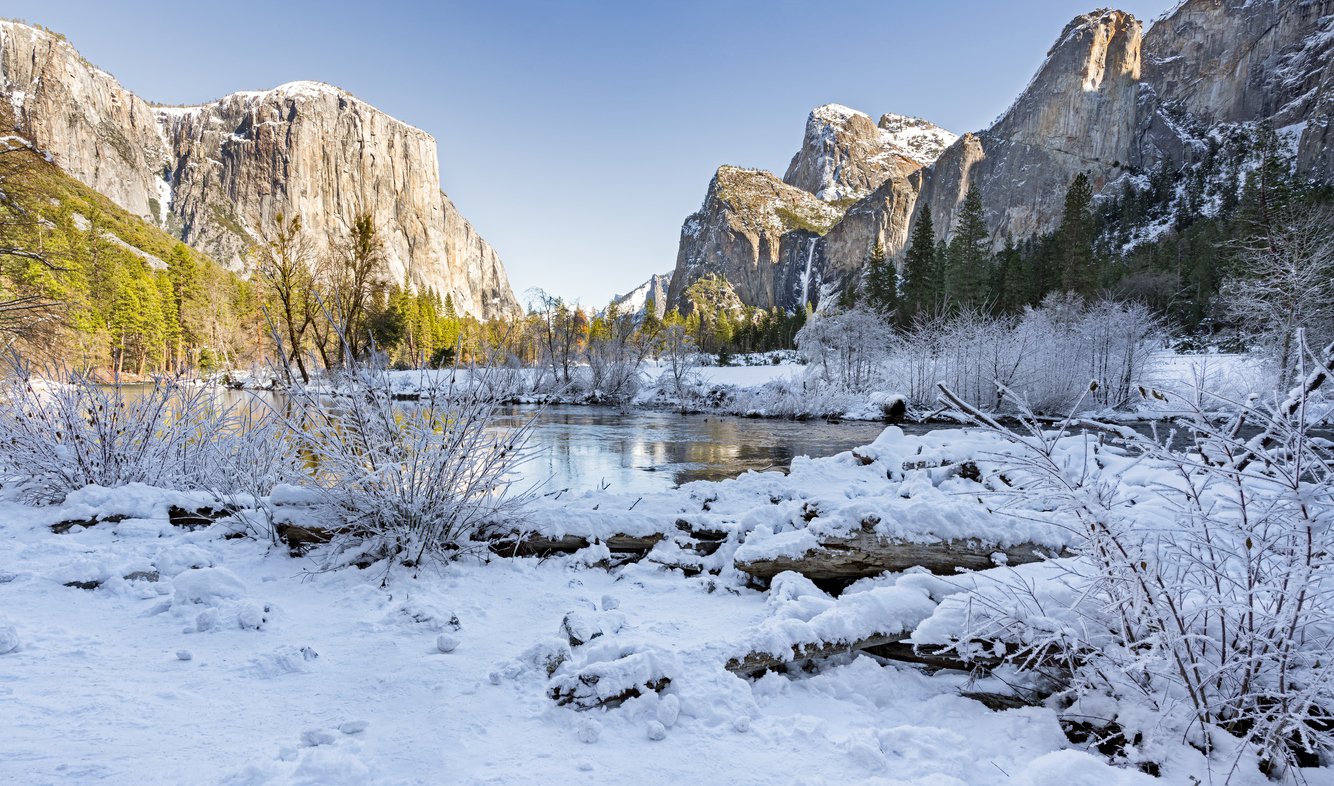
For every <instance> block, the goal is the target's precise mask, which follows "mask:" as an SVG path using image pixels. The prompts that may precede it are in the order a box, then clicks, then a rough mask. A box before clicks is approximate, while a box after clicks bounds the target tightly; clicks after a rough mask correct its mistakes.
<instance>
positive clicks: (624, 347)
mask: <svg viewBox="0 0 1334 786" xmlns="http://www.w3.org/2000/svg"><path fill="white" fill-rule="evenodd" d="M637 327H638V325H637V324H636V322H635V318H634V315H633V314H621V313H619V312H618V311H617V310H616V309H615V308H614V307H612V308H610V309H608V313H607V314H606V315H604V316H602V317H600V318H599V319H598V320H597V321H596V322H595V323H594V327H593V329H592V330H590V331H589V337H588V344H587V346H586V347H585V348H584V357H585V358H586V359H587V361H588V370H589V386H590V388H591V390H590V391H589V392H590V394H591V395H593V396H595V397H596V398H597V399H598V400H603V401H624V400H626V399H630V398H634V395H635V394H636V393H638V392H639V384H640V381H641V377H640V368H641V367H642V366H643V365H644V358H645V356H647V355H648V351H649V349H650V348H651V345H650V343H649V341H647V340H646V339H643V338H642V337H641V336H640V335H639V333H638V330H637Z"/></svg>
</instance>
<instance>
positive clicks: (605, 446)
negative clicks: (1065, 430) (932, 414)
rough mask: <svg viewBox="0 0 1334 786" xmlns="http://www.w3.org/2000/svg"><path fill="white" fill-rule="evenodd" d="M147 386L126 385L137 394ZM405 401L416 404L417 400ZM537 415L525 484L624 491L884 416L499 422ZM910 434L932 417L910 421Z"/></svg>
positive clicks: (800, 447) (602, 413)
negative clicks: (856, 418) (916, 423)
mask: <svg viewBox="0 0 1334 786" xmlns="http://www.w3.org/2000/svg"><path fill="white" fill-rule="evenodd" d="M140 387H146V386H135V385H126V386H124V389H125V390H126V392H127V393H128V395H130V396H135V395H142V393H141V391H139V390H136V389H137V388H140ZM215 390H216V391H217V395H218V397H219V399H220V402H221V403H222V404H223V405H232V406H237V407H240V408H249V407H257V408H259V409H260V410H264V409H267V408H268V407H270V406H271V407H274V408H276V409H279V410H281V409H282V400H281V398H282V397H281V394H276V393H271V392H265V391H237V390H231V389H227V388H221V387H220V388H216V389H215ZM403 406H405V407H410V406H412V404H411V403H410V402H404V404H403ZM534 415H536V421H535V423H534V428H533V432H532V441H531V443H530V444H531V446H532V448H533V459H532V461H531V462H529V463H528V464H526V465H524V467H523V468H522V471H521V475H522V480H521V482H520V486H521V487H528V486H529V485H531V484H532V483H543V484H544V488H545V489H546V490H557V489H570V490H571V491H588V490H594V489H599V488H605V489H607V490H608V491H612V492H616V493H627V494H628V493H645V492H651V491H661V490H664V489H668V488H671V487H673V486H677V485H680V484H682V483H689V482H690V481H694V480H721V479H724V478H734V477H736V476H737V475H740V474H741V473H743V472H745V471H746V470H752V469H753V470H764V469H786V468H787V467H788V465H790V464H791V463H792V458H793V457H794V456H812V457H821V456H832V455H834V454H835V453H839V452H841V451H844V450H849V449H851V448H855V447H857V446H859V445H865V444H867V443H869V442H871V441H873V440H874V439H875V438H876V437H878V436H879V435H880V432H881V431H883V430H884V428H885V426H884V424H883V423H863V422H845V423H827V422H825V421H821V420H811V421H804V422H797V421H790V420H757V419H748V418H738V417H730V416H720V415H680V414H677V413H674V412H667V411H659V410H630V411H628V412H621V411H619V410H617V409H615V408H612V407H593V406H551V407H546V408H539V407H536V406H525V405H517V406H512V407H507V408H506V409H505V416H504V417H503V418H502V419H501V420H500V422H499V423H498V424H497V425H498V426H499V427H501V428H504V427H513V426H517V425H519V424H521V423H523V422H524V421H525V420H527V419H528V418H530V417H533V416H534ZM903 428H904V430H905V431H907V432H908V433H921V432H924V431H926V430H928V428H929V427H926V426H914V425H905V426H904V427H903Z"/></svg>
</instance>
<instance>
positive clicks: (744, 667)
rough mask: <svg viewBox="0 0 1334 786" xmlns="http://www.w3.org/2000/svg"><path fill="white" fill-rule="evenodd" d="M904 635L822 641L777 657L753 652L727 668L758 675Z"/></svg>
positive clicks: (874, 644) (734, 671)
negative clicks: (780, 667) (848, 640)
mask: <svg viewBox="0 0 1334 786" xmlns="http://www.w3.org/2000/svg"><path fill="white" fill-rule="evenodd" d="M902 635H903V634H902V633H898V634H895V635H893V636H884V635H875V636H869V637H867V638H865V639H859V640H857V641H853V642H846V641H821V642H815V643H812V644H799V645H797V646H794V647H793V648H792V650H791V652H785V653H782V654H779V655H775V654H774V653H772V652H751V653H747V654H746V655H743V656H741V657H738V658H732V659H731V660H729V661H727V665H726V666H725V668H726V669H727V670H728V671H730V672H732V673H733V674H743V675H749V674H758V673H759V672H762V671H768V670H770V669H775V668H778V667H779V666H786V665H787V664H789V663H796V662H798V661H803V660H810V659H812V658H828V657H830V656H832V655H841V654H842V653H845V652H854V651H856V650H864V649H866V648H867V647H873V646H876V645H879V644H888V643H890V642H893V641H895V640H897V639H898V638H899V637H900V636H902Z"/></svg>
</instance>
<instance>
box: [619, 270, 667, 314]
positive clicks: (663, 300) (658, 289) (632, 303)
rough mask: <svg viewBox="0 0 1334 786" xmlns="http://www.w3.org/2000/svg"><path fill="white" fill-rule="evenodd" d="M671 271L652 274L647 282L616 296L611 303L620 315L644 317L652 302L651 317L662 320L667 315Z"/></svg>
mask: <svg viewBox="0 0 1334 786" xmlns="http://www.w3.org/2000/svg"><path fill="white" fill-rule="evenodd" d="M671 283H672V274H671V271H668V272H666V273H654V274H653V275H651V276H649V279H648V281H645V282H644V283H642V284H640V285H639V286H637V287H635V288H634V289H632V290H630V291H629V292H627V293H625V294H624V295H617V296H615V297H613V298H612V299H611V302H612V303H613V304H614V305H615V306H616V308H617V309H619V310H620V312H621V313H622V314H624V313H626V312H629V313H631V314H634V315H635V316H640V317H642V316H645V315H646V314H647V312H648V306H649V302H650V301H652V305H653V316H655V317H657V318H658V319H662V318H663V317H664V316H665V315H666V314H667V288H668V287H669V286H671Z"/></svg>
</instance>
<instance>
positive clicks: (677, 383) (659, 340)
mask: <svg viewBox="0 0 1334 786" xmlns="http://www.w3.org/2000/svg"><path fill="white" fill-rule="evenodd" d="M654 346H655V351H656V352H657V354H658V357H660V358H661V359H662V362H663V363H665V364H666V365H667V368H666V369H664V370H663V372H662V373H663V376H666V377H667V378H669V379H670V380H671V383H672V392H673V393H674V394H675V395H676V397H677V400H678V401H680V402H681V411H682V412H684V411H685V409H686V404H685V401H686V388H687V386H688V384H689V381H690V377H691V375H692V374H693V373H694V371H695V368H696V367H697V366H698V364H699V358H698V352H699V347H698V346H697V345H696V344H695V341H694V339H692V338H691V337H690V333H689V331H687V330H686V326H685V325H683V324H682V323H680V322H679V321H674V322H670V323H667V324H665V325H663V327H662V329H661V330H659V331H658V334H657V336H656V337H655V339H654Z"/></svg>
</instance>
